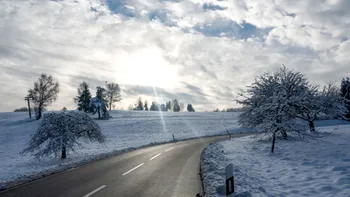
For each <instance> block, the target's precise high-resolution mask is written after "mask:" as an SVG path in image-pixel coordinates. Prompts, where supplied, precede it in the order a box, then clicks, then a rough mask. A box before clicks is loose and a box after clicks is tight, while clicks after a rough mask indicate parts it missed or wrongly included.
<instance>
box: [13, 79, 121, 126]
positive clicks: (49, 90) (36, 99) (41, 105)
mask: <svg viewBox="0 0 350 197" xmlns="http://www.w3.org/2000/svg"><path fill="white" fill-rule="evenodd" d="M59 87H60V85H59V83H58V82H57V81H55V80H54V79H53V78H52V76H51V75H47V74H41V75H40V77H39V78H38V81H36V82H34V88H30V89H29V90H28V94H27V97H28V98H30V101H31V103H32V104H34V112H35V116H36V119H37V120H39V119H40V118H41V117H42V112H43V111H45V110H46V108H47V107H48V106H49V105H51V104H52V103H53V102H54V101H56V99H57V96H58V93H59V91H60V88H59ZM121 99H122V98H121V94H120V87H119V85H118V84H117V83H113V82H111V83H107V82H106V83H105V86H97V87H96V95H95V97H92V94H91V91H90V87H89V85H88V84H87V83H86V82H82V83H81V84H80V85H79V88H78V95H77V96H75V97H74V98H73V100H74V102H75V103H76V104H77V106H78V107H77V110H79V111H83V112H86V113H92V114H96V113H97V114H98V117H99V118H109V114H108V111H107V109H108V108H109V110H111V109H112V107H113V108H114V107H115V105H113V104H114V103H115V102H119V101H121ZM66 110H67V108H66V107H63V108H62V111H66ZM14 111H15V112H23V111H28V108H27V107H22V108H19V109H15V110H14Z"/></svg>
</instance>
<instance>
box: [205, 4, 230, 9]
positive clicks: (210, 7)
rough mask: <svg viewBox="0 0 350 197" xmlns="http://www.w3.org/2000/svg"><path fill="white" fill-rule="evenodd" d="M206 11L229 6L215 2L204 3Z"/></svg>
mask: <svg viewBox="0 0 350 197" xmlns="http://www.w3.org/2000/svg"><path fill="white" fill-rule="evenodd" d="M202 8H203V10H205V11H210V10H211V11H213V10H226V9H227V7H222V6H219V5H216V4H213V3H204V4H203V6H202Z"/></svg>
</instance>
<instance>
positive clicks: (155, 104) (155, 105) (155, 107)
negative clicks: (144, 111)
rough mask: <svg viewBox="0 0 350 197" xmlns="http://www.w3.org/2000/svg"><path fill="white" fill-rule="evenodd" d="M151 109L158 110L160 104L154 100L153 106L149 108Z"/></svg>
mask: <svg viewBox="0 0 350 197" xmlns="http://www.w3.org/2000/svg"><path fill="white" fill-rule="evenodd" d="M149 110H150V111H158V110H159V109H158V104H157V103H156V102H154V101H152V104H151V107H150V109H149Z"/></svg>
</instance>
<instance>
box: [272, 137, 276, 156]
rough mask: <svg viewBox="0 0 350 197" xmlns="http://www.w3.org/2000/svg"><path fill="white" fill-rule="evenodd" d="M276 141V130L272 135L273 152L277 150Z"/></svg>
mask: <svg viewBox="0 0 350 197" xmlns="http://www.w3.org/2000/svg"><path fill="white" fill-rule="evenodd" d="M275 141H276V132H274V133H273V136H272V146H271V153H273V151H275Z"/></svg>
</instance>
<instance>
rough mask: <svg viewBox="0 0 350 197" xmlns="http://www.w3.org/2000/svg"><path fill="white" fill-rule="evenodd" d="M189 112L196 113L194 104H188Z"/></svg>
mask: <svg viewBox="0 0 350 197" xmlns="http://www.w3.org/2000/svg"><path fill="white" fill-rule="evenodd" d="M187 111H189V112H195V110H194V108H193V106H192V104H188V105H187Z"/></svg>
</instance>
